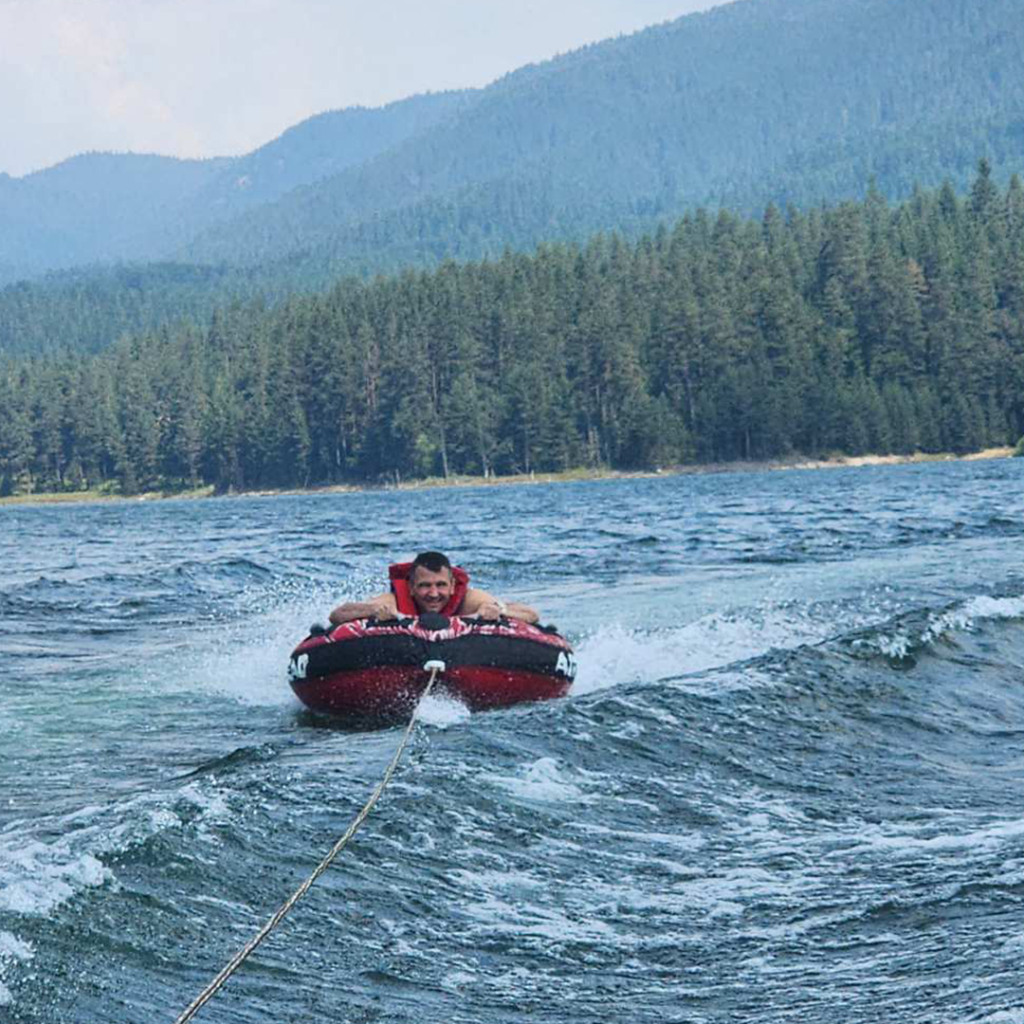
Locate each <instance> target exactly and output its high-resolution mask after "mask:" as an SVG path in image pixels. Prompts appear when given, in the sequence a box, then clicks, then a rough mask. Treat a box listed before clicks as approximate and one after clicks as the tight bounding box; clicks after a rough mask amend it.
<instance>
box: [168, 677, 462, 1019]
mask: <svg viewBox="0 0 1024 1024" xmlns="http://www.w3.org/2000/svg"><path fill="white" fill-rule="evenodd" d="M423 668H424V670H426V671H428V672H429V673H430V678H429V679H428V680H427V685H426V688H425V689H424V691H423V693H422V694H421V695H420V699H419V700H418V701H417V703H416V707H415V708H413V711H412V716H411V717H410V719H409V724H408V726H406V729H405V734H404V735H403V736H402V742H401V743H399V744H398V749H397V750H396V751H395V754H394V757H392V758H391V762H390V764H389V765H388V766H387V768H386V769H385V770H384V774H383V775H382V776H381V780H380V782H378V783H377V787H376V788H375V789H374V791H373V792H372V793H371V794H370V799H369V800H367V801H366V803H365V804H364V805H363V809H362V810H361V811H360V812H359V813H358V814H357V815H356V816H355V818H354V819H353V821H352V824H351V825H349V827H348V829H347V830H346V831H345V834H344V835H343V836H342V837H341V838H340V839H339V840H338V841H337V842H336V843H335V844H334V846H332V847H331V849H330V851H329V852H328V854H327V856H326V857H324V859H323V860H322V861H320V863H319V864H317V866H316V868H315V869H314V870H313V873H312V874H311V875H310V876H309V878H307V879H306V880H305V881H304V882H303V883H302V885H300V886H299V887H298V889H296V890H295V892H293V893H292V894H291V896H289V897H288V899H287V900H285V902H284V903H283V904H282V905H281V907H280V908H279V909H278V910H277V912H276V913H275V914H274V916H273V917H271V918H270V920H269V921H267V923H266V924H265V925H264V926H263V927H262V928H261V929H260V930H259V931H258V932H257V933H256V935H254V936H253V937H252V939H250V940H249V942H248V943H247V944H246V945H245V946H244V947H243V948H242V949H240V950H239V951H238V952H237V953H236V954H235V955H234V956H233V957H232V958H231V959H230V960H229V961H228V963H227V964H226V965H225V967H224V969H223V970H222V971H221V972H220V974H218V975H217V976H216V977H215V978H214V979H213V981H211V982H210V984H209V985H207V986H206V988H204V989H203V991H202V992H200V993H199V995H198V996H196V998H195V999H194V1000H193V1001H192V1002H191V1003H189V1005H188V1006H187V1007H186V1009H185V1010H184V1011H183V1012H182V1014H181V1016H179V1017H177V1018H176V1019H175V1021H174V1024H186V1021H190V1020H191V1019H192V1018H193V1017H194V1016H195V1015H196V1014H197V1013H198V1012H199V1011H200V1010H201V1009H202V1008H203V1007H204V1006H205V1005H206V1004H207V1003H208V1002H209V1001H210V1000H211V999H212V998H213V997H214V996H215V995H216V994H217V992H218V991H219V990H220V989H221V987H222V986H223V985H224V983H225V982H226V981H227V980H228V978H230V977H231V975H232V974H234V973H235V971H237V970H238V968H239V967H241V966H242V964H243V963H245V961H246V960H247V959H248V958H249V957H250V955H251V954H252V953H253V951H254V950H255V949H256V947H257V946H258V945H259V944H260V943H261V942H262V941H263V940H264V939H265V938H266V937H267V936H268V935H269V934H270V933H271V932H272V931H273V930H274V929H275V928H276V927H277V926H278V925H279V924H280V923H281V920H282V919H283V918H284V916H285V914H287V913H288V911H289V910H291V909H292V907H294V906H295V904H296V903H298V902H299V900H300V899H302V897H303V896H305V895H306V893H307V892H308V891H309V889H310V887H311V886H312V884H313V883H314V882H315V881H316V880H317V879H318V878H319V877H320V876H321V875H322V874H323V873H324V872H325V871H326V870H327V869H328V868H329V867H330V866H331V862H332V861H333V860H334V858H335V857H337V856H338V854H339V853H341V851H342V850H344V849H345V847H346V846H347V845H348V841H349V840H350V839H351V838H352V837H353V836H354V835H355V834H356V832H357V831H358V830H359V827H360V826H361V825H362V824H363V822H364V821H366V819H367V817H368V816H369V814H370V811H372V810H373V807H374V804H376V803H377V801H378V800H379V799H380V797H381V794H382V793H383V792H384V790H385V788H386V787H387V784H388V783H389V782H390V781H391V776H392V775H394V773H395V769H396V768H397V767H398V762H399V760H401V757H402V753H403V751H404V750H405V748H406V745H407V744H408V742H409V737H410V736H411V735H412V729H413V726H414V725H415V724H416V719H417V717H418V715H419V711H420V707H421V705H422V704H423V701H424V700H426V698H427V697H428V696H429V694H430V691H431V689H432V688H433V686H434V680H436V679H437V677H438V675H439V674H440V673H441V672H443V671H444V662H443V661H428V662H427V663H426V664H425V665H424V666H423Z"/></svg>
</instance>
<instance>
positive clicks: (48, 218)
mask: <svg viewBox="0 0 1024 1024" xmlns="http://www.w3.org/2000/svg"><path fill="white" fill-rule="evenodd" d="M471 96H472V93H471V92H446V93H433V94H428V95H425V96H416V97H413V98H412V99H409V100H403V101H401V102H398V103H392V104H389V105H388V106H385V107H381V108H379V109H374V110H370V109H366V108H362V107H353V108H351V109H348V110H342V111H331V112H328V113H325V114H319V115H317V116H315V117H311V118H309V119H308V120H306V121H303V122H302V123H300V124H298V125H296V126H294V127H292V128H290V129H288V130H287V131H286V132H284V133H283V134H282V135H281V136H279V137H278V138H277V139H274V140H273V141H271V142H269V143H267V144H266V145H265V146H261V147H260V148H259V149H257V150H255V151H254V152H252V153H249V154H247V155H245V156H242V157H235V158H229V157H222V158H216V159H211V160H179V159H175V158H173V157H163V156H146V155H138V154H133V153H120V154H117V153H88V154H83V155H81V156H76V157H72V158H70V159H68V160H65V161H63V162H61V163H59V164H57V165H56V166H54V167H50V168H47V169H46V170H43V171H37V172H35V173H34V174H29V175H26V176H25V177H23V178H12V177H10V176H9V175H0V226H2V231H0V283H2V282H3V281H11V280H14V279H15V278H16V277H18V276H28V275H33V274H38V273H41V272H45V271H47V270H57V269H64V268H68V267H74V266H79V265H82V264H90V263H106V262H116V261H123V260H150V259H161V258H163V257H164V256H165V255H166V254H167V253H169V252H172V251H173V250H175V249H176V248H178V247H180V246H181V245H183V244H184V243H185V242H187V240H188V239H189V238H190V237H191V236H192V235H194V234H195V233H196V232H198V231H201V230H202V229H203V228H205V227H208V226H209V225H211V224H214V223H216V222H217V221H218V220H223V219H225V218H230V217H233V216H236V215H237V214H239V213H240V212H243V211H245V210H247V209H249V208H251V207H253V206H257V205H259V204H261V203H266V202H270V201H273V200H275V199H277V198H279V197H280V196H282V195H284V194H285V193H287V192H289V191H291V190H293V189H295V188H298V187H300V186H302V185H308V184H311V183H312V182H315V181H317V180H319V179H321V178H325V177H330V176H331V175H333V174H336V173H337V172H338V171H340V170H343V169H344V168H346V167H349V166H352V165H354V164H359V163H362V162H365V161H366V160H368V159H371V158H372V157H374V156H376V155H377V154H378V153H380V152H381V151H383V150H385V149H387V148H388V147H391V146H394V145H396V144H397V143H398V142H401V141H402V140H404V139H406V138H408V137H409V136H410V135H415V134H416V133H418V132H420V131H423V130H425V129H426V128H428V127H430V126H432V125H434V124H436V123H437V121H438V120H440V119H442V118H444V117H446V116H448V114H450V113H451V112H452V111H454V110H456V109H458V108H459V107H460V106H462V105H464V104H465V103H466V102H468V100H469V98H470V97H471Z"/></svg>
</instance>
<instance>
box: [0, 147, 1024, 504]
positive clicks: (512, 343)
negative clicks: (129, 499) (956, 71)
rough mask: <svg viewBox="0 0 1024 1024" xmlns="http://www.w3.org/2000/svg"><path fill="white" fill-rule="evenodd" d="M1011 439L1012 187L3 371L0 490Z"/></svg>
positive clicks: (1019, 361)
mask: <svg viewBox="0 0 1024 1024" xmlns="http://www.w3.org/2000/svg"><path fill="white" fill-rule="evenodd" d="M1022 433H1024V186H1022V184H1021V181H1020V180H1019V179H1018V178H1017V177H1014V178H1013V179H1011V181H1010V182H1009V185H1008V186H1007V187H1006V188H1005V189H1001V188H999V187H998V186H997V185H995V184H994V183H993V180H992V176H991V173H990V168H989V167H988V165H987V164H985V163H984V162H983V163H982V164H981V165H980V167H979V170H978V174H977V176H976V179H975V180H974V182H973V185H972V187H971V189H970V192H969V194H968V195H966V196H964V197H962V198H961V197H958V196H957V194H956V193H955V191H954V190H953V188H952V186H950V185H946V186H944V187H942V188H941V189H938V190H933V191H923V190H916V191H915V193H914V195H913V196H912V198H910V199H909V200H908V201H906V202H904V203H902V204H900V205H898V206H890V205H889V204H888V203H887V201H886V200H885V199H884V198H883V197H882V195H881V194H880V193H879V192H878V191H877V190H875V189H874V188H872V189H871V190H870V191H869V193H868V195H867V196H866V198H865V199H864V200H863V201H861V202H856V203H855V202H847V203H844V204H842V205H839V206H836V207H832V208H827V209H824V208H823V209H819V210H813V211H810V212H806V213H804V212H798V211H795V210H790V211H788V212H785V213H783V212H781V211H779V210H778V209H776V208H774V207H771V208H769V209H768V211H767V212H766V213H765V215H764V216H763V217H762V218H758V219H745V218H741V217H738V216H736V215H733V214H730V213H726V212H722V213H719V214H717V215H715V216H712V215H710V214H708V213H706V212H703V211H698V212H695V213H693V214H691V215H688V216H686V217H685V218H683V219H682V220H681V221H679V222H678V223H677V224H676V225H675V226H674V227H673V228H671V229H669V228H665V229H659V230H658V231H657V232H656V233H655V234H652V235H649V236H645V237H643V238H641V239H639V240H638V241H635V242H628V241H626V240H624V239H623V238H622V237H620V236H617V235H600V236H597V237H595V238H594V239H592V240H591V241H590V242H589V243H588V244H586V245H585V246H582V247H579V246H573V245H547V246H544V247H542V248H540V249H539V250H538V251H537V252H536V253H534V254H533V255H522V254H515V253H507V254H506V255H504V256H503V257H501V258H499V259H495V260H490V261H483V262H478V263H470V264H456V263H453V262H448V263H445V264H443V265H441V266H440V267H439V268H437V269H435V270H433V271H429V272H426V271H407V272H405V273H403V274H401V275H398V276H395V277H390V278H379V279H377V280H375V281H373V282H369V283H366V282H360V281H357V280H344V281H342V282H340V283H338V284H337V285H336V286H335V287H333V288H332V289H331V290H329V291H327V292H325V293H323V294H318V295H313V296H301V297H294V298H292V299H290V300H288V301H286V302H284V303H282V304H280V305H279V306H276V307H275V308H272V309H268V308H265V307H263V306H261V305H260V304H258V303H250V304H247V305H241V304H238V305H235V306H232V307H230V308H226V309H223V310H221V311H219V312H217V313H216V314H215V315H214V317H213V318H212V321H211V322H210V323H209V324H208V325H207V326H199V325H196V324H192V323H182V324H179V325H177V326H174V327H165V328H161V329H159V330H155V331H151V332H148V333H144V334H137V335H134V336H131V337H125V338H123V339H122V340H121V341H119V342H118V343H117V344H115V345H114V346H113V347H111V348H109V349H107V350H105V351H103V352H101V353H98V354H95V355H84V354H81V353H77V354H76V353H67V354H65V355H63V356H59V357H58V356H53V355H49V356H40V357H34V358H26V357H19V358H10V359H8V360H6V361H5V362H4V363H3V364H2V365H0V489H2V490H3V491H4V492H6V493H11V492H12V491H26V490H76V489H79V488H83V487H86V486H90V487H94V486H98V485H103V484H113V485H115V486H116V487H118V488H119V489H121V490H122V491H124V492H125V493H130V492H133V491H137V490H142V489H150V488H158V487H159V488H164V489H170V490H173V489H176V488H186V487H192V486H198V485H202V484H214V485H216V486H217V487H218V488H221V489H229V488H236V489H238V488H257V487H294V486H308V485H316V484H328V483H337V482H379V481H386V480H395V479H403V478H417V477H424V476H428V475H441V476H448V475H451V474H455V473H475V474H484V475H490V474H509V473H516V472H526V473H528V472H531V471H534V470H536V471H550V470H564V469H568V468H572V467H579V466H591V467H611V468H616V469H633V468H643V467H653V466H666V465H672V464H678V463H683V462H720V461H729V460H737V459H766V458H772V457H779V456H785V455H788V454H792V453H801V454H805V455H808V456H816V455H825V454H831V453H838V452H843V453H847V454H861V453H866V452H874V453H890V452H893V453H904V452H912V451H916V450H921V451H926V452H937V451H946V450H948V451H954V452H969V451H972V450H976V449H978V448H981V447H985V446H987V445H991V444H1000V445H1001V444H1006V443H1010V442H1012V441H1014V440H1016V439H1017V437H1018V436H1020V435H1021V434H1022Z"/></svg>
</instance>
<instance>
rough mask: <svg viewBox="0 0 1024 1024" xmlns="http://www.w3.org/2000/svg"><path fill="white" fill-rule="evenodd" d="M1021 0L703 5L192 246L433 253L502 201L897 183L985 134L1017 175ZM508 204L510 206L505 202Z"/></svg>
mask: <svg viewBox="0 0 1024 1024" xmlns="http://www.w3.org/2000/svg"><path fill="white" fill-rule="evenodd" d="M1019 13H1020V8H1019V4H1018V3H1017V2H1016V0H743V2H739V3H733V4H729V5H726V6H723V7H719V8H716V9H714V10H712V11H710V12H707V13H704V14H695V15H690V16H688V17H684V18H681V19H678V20H677V21H674V22H671V23H669V24H666V25H663V26H659V27H656V28H652V29H648V30H646V31H644V32H640V33H637V34H636V35H633V36H630V37H627V38H622V39H617V40H612V41H610V42H605V43H601V44H598V45H595V46H590V47H586V48H584V49H582V50H580V51H577V52H575V53H571V54H568V55H567V56H564V57H561V58H558V59H556V60H554V61H550V62H547V63H545V64H541V65H536V66H530V67H527V68H524V69H522V70H520V71H518V72H515V73H514V74H511V75H508V76H506V77H505V78H504V79H502V80H500V81H498V82H496V83H494V84H493V85H492V86H490V87H489V88H487V89H485V90H483V91H482V92H481V93H480V94H479V95H478V96H477V98H476V100H475V102H473V103H471V104H468V105H467V106H466V107H465V108H464V109H463V110H462V111H460V112H459V113H458V115H457V116H454V117H451V118H448V119H446V120H444V121H442V122H440V123H439V124H437V125H436V126H435V127H434V128H433V129H432V130H431V131H429V132H425V133H422V134H421V135H418V136H416V137H411V138H409V139H407V140H406V141H405V142H403V143H401V144H400V145H398V146H396V147H394V148H392V149H389V150H386V151H383V152H381V153H380V154H378V155H377V156H375V157H374V158H372V159H370V160H368V161H366V162H365V163H362V164H358V165H353V166H351V167H349V168H348V169H346V170H345V171H343V172H340V173H339V174H337V175H335V176H334V177H332V178H327V179H324V180H322V181H320V182H318V183H317V184H316V185H315V186H312V187H304V188H300V189H297V190H295V191H294V192H291V193H289V194H287V195H285V196H283V197H282V198H281V199H279V200H278V201H276V202H274V203H271V204H268V205H266V206H263V207H259V208H255V209H253V210H251V211H249V212H248V213H246V214H245V215H243V216H241V217H239V218H237V219H235V220H232V221H229V222H225V223H223V224H221V225H218V226H216V227H213V228H211V229H210V230H208V231H205V232H203V233H201V234H200V235H199V236H198V237H197V238H196V239H195V240H194V241H193V242H192V244H191V245H190V246H189V247H188V248H187V249H186V250H183V251H182V252H181V253H180V254H179V255H182V256H184V257H187V258H190V259H195V260H202V261H221V260H224V261H228V262H241V263H260V262H263V261H266V260H268V259H274V258H279V257H280V256H281V255H282V254H284V253H301V254H304V255H306V256H307V257H308V256H309V254H316V257H317V258H318V259H319V260H321V261H322V260H324V259H344V258H346V257H347V258H349V259H351V258H352V257H353V256H354V255H356V254H357V253H358V252H359V250H360V237H361V236H363V235H366V234H369V235H371V236H373V237H374V239H375V242H376V243H377V247H376V252H377V253H378V255H379V258H381V259H382V260H386V259H387V248H384V249H382V248H381V246H380V244H379V243H380V241H381V240H384V241H386V242H388V243H389V246H390V245H391V244H394V245H398V246H401V247H403V248H404V249H405V250H407V251H408V250H409V249H410V248H411V249H412V250H413V251H414V252H415V250H416V249H417V247H419V249H420V250H421V252H422V254H423V255H424V256H426V257H432V256H435V255H436V254H437V253H436V250H437V248H438V243H440V246H441V247H442V248H443V249H444V251H446V252H449V253H454V252H455V251H457V250H463V251H465V250H466V241H467V230H468V231H469V232H470V233H472V232H476V233H477V234H479V231H480V228H481V225H483V224H487V223H491V224H492V225H493V227H492V230H491V233H492V235H494V236H496V237H497V238H498V239H500V238H501V236H502V234H503V229H505V227H506V225H507V226H508V228H509V232H508V234H509V235H510V236H511V237H510V240H513V241H515V243H516V244H522V243H523V242H526V243H530V242H536V241H540V240H542V239H544V238H547V237H550V236H551V235H552V234H553V233H554V234H556V235H559V234H566V233H569V234H578V235H583V234H586V233H589V232H593V231H596V230H599V229H603V228H608V227H618V226H620V225H621V222H622V220H623V219H624V218H627V219H628V218H635V219H637V220H640V221H647V222H650V221H652V220H655V219H659V218H666V217H674V216H676V215H678V214H680V213H682V212H684V211H685V210H686V209H690V208H693V207H694V206H698V205H702V204H706V205H712V206H718V205H728V206H730V207H732V208H734V209H739V210H743V211H747V212H749V211H752V210H756V209H760V208H763V207H764V206H765V205H766V204H767V203H769V202H776V203H786V202H794V203H798V204H801V205H813V204H817V203H820V202H823V201H831V200H835V199H840V198H848V197H851V196H859V195H862V194H863V192H864V189H865V187H866V184H867V181H868V180H869V178H870V177H872V176H874V177H875V179H876V181H877V183H878V187H879V188H880V189H881V190H882V191H883V192H885V193H886V194H888V195H890V196H891V197H899V196H904V195H906V194H909V192H910V190H911V188H912V187H913V185H914V183H915V182H920V183H922V184H938V183H939V182H941V181H942V179H944V178H946V177H951V178H953V179H954V181H956V182H957V183H961V184H962V183H963V182H965V181H966V180H967V178H968V177H969V175H970V173H971V172H972V171H973V168H974V166H975V165H976V163H977V160H978V158H979V157H980V156H984V155H987V156H989V158H990V159H991V161H992V163H993V166H994V168H995V171H996V174H997V176H1002V177H1005V176H1006V174H1007V172H1009V171H1011V170H1014V169H1016V168H1018V167H1020V166H1021V164H1022V162H1024V79H1021V78H1020V76H1019V75H1018V74H1017V69H1018V68H1019V66H1020V63H1021V60H1022V57H1024V20H1022V19H1021V18H1020V17H1019ZM511 195H516V196H518V197H520V198H519V199H518V201H517V202H515V203H514V204H512V205H513V209H512V210H511V211H509V210H507V209H505V210H501V209H500V208H501V207H502V205H503V202H504V201H503V197H508V196H511ZM495 205H496V206H497V207H499V212H501V213H502V214H503V215H506V216H507V215H508V214H509V213H510V212H511V214H512V219H511V222H509V221H507V220H501V221H498V222H497V223H494V222H493V219H492V218H490V217H489V216H488V215H487V209H488V207H490V206H495ZM504 205H506V206H507V205H508V203H507V202H504ZM452 211H455V215H454V216H453V213H452ZM396 223H405V224H406V225H414V226H415V232H414V234H413V235H412V237H411V238H410V237H409V235H408V234H404V233H403V232H402V231H401V230H395V229H394V225H395V224H396ZM464 225H468V226H469V227H468V228H466V227H465V226H464ZM392 236H394V237H393V238H392ZM410 241H411V242H413V245H412V246H411V247H410V245H409V242H410ZM469 248H470V251H471V254H473V255H479V254H482V252H483V251H486V250H487V248H488V244H487V240H486V239H484V240H479V241H477V242H476V243H475V244H473V245H471V246H470V247H469Z"/></svg>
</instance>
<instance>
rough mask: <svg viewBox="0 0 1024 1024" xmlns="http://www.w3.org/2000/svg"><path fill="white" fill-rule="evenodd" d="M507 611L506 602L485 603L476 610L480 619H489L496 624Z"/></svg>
mask: <svg viewBox="0 0 1024 1024" xmlns="http://www.w3.org/2000/svg"><path fill="white" fill-rule="evenodd" d="M506 611H507V609H506V607H505V602H504V601H484V603H483V604H482V605H480V607H479V608H477V610H476V614H477V617H478V618H481V619H487V621H488V622H496V621H497V620H498V619H500V618H501V617H502V616H503V615H504V614H505V612H506Z"/></svg>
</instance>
